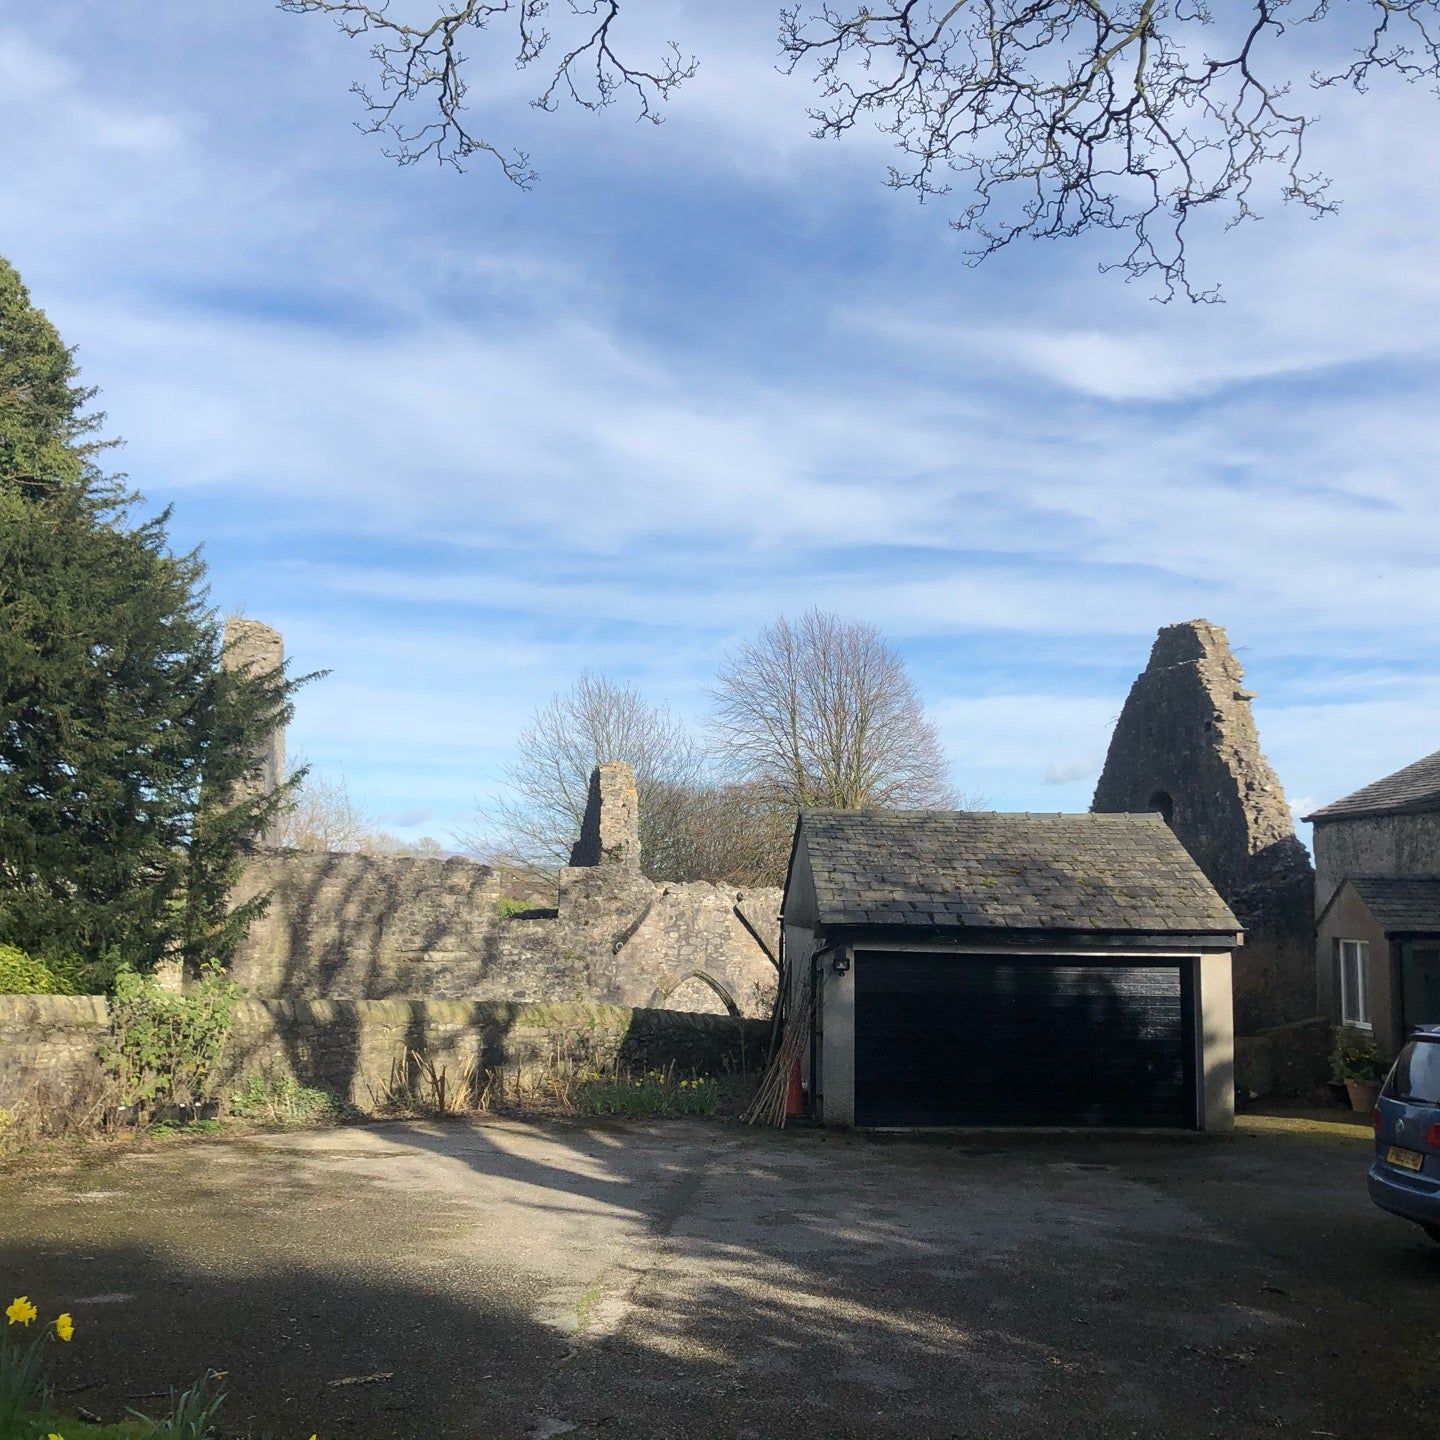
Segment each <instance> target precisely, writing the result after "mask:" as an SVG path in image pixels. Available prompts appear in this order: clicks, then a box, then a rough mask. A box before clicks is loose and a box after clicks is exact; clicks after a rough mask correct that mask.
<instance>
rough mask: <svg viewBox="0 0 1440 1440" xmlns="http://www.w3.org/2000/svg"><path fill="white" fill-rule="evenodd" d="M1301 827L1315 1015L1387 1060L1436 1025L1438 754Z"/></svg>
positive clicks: (1439, 981) (1439, 984)
mask: <svg viewBox="0 0 1440 1440" xmlns="http://www.w3.org/2000/svg"><path fill="white" fill-rule="evenodd" d="M1304 818H1305V819H1307V820H1309V821H1310V823H1311V824H1312V825H1314V827H1315V838H1314V848H1315V904H1316V910H1317V918H1316V927H1315V928H1316V946H1315V972H1316V988H1317V991H1318V994H1319V1002H1320V1011H1321V1014H1323V1015H1328V1016H1329V1017H1330V1018H1331V1019H1332V1020H1334V1021H1336V1022H1337V1023H1341V1024H1346V1025H1353V1026H1356V1027H1357V1028H1359V1029H1363V1030H1370V1031H1372V1032H1373V1033H1374V1036H1375V1042H1376V1044H1377V1045H1378V1046H1379V1047H1380V1049H1381V1050H1383V1051H1384V1052H1385V1053H1386V1054H1393V1053H1394V1052H1395V1051H1396V1050H1397V1049H1399V1047H1400V1043H1401V1041H1403V1040H1404V1038H1405V1035H1406V1034H1407V1033H1408V1032H1409V1030H1410V1029H1411V1028H1412V1027H1414V1026H1416V1025H1426V1024H1431V1025H1433V1024H1440V750H1437V751H1436V752H1435V753H1434V754H1433V755H1427V756H1425V758H1424V759H1422V760H1417V761H1415V763H1414V764H1413V765H1407V766H1405V768H1404V769H1403V770H1397V771H1396V772H1395V773H1394V774H1393V775H1387V776H1385V777H1384V779H1381V780H1376V781H1375V782H1374V783H1373V784H1370V785H1366V786H1364V787H1363V788H1362V789H1359V790H1357V791H1355V793H1354V794H1353V795H1346V796H1345V797H1344V798H1343V799H1340V800H1336V801H1333V802H1332V803H1331V804H1329V805H1325V806H1322V807H1321V808H1320V809H1319V810H1316V811H1315V812H1314V814H1312V815H1307V816H1305V817H1304Z"/></svg>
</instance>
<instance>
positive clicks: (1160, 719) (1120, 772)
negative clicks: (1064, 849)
mask: <svg viewBox="0 0 1440 1440" xmlns="http://www.w3.org/2000/svg"><path fill="white" fill-rule="evenodd" d="M1253 699H1254V693H1253V692H1252V691H1250V690H1247V689H1246V688H1245V677H1244V672H1243V671H1242V670H1241V668H1240V662H1239V661H1238V660H1237V659H1236V658H1235V655H1234V653H1233V652H1232V651H1231V649H1230V642H1229V639H1228V637H1227V636H1226V634H1225V631H1224V630H1223V629H1222V628H1221V627H1220V626H1219V625H1212V624H1211V623H1210V622H1209V621H1208V620H1187V621H1185V622H1183V623H1181V624H1178V625H1167V626H1165V627H1164V628H1163V629H1162V630H1161V631H1160V632H1159V634H1158V635H1157V636H1156V639H1155V644H1154V646H1153V648H1152V649H1151V651H1150V660H1149V663H1148V664H1147V665H1146V667H1145V669H1144V670H1143V671H1142V672H1141V673H1140V675H1139V677H1138V678H1137V679H1136V681H1135V683H1134V684H1133V685H1132V686H1131V687H1130V694H1129V697H1128V698H1127V699H1126V701H1125V706H1124V709H1122V710H1121V712H1120V718H1119V720H1118V721H1117V722H1116V725H1115V733H1114V736H1113V738H1112V739H1111V742H1110V749H1109V752H1108V754H1107V755H1106V757H1105V767H1104V769H1103V770H1102V772H1101V775H1100V781H1099V784H1098V785H1097V786H1096V788H1095V799H1094V802H1093V803H1092V806H1091V808H1092V809H1093V810H1097V811H1132V812H1133V811H1146V810H1149V811H1158V812H1159V813H1160V814H1161V815H1163V816H1164V818H1165V820H1166V822H1167V823H1168V824H1169V825H1170V827H1171V828H1172V829H1173V830H1174V831H1175V834H1176V835H1177V836H1178V837H1179V839H1180V841H1181V843H1182V844H1183V845H1184V846H1185V848H1186V849H1187V850H1188V851H1189V852H1190V854H1191V855H1192V856H1194V858H1195V861H1196V863H1197V864H1198V865H1199V866H1200V868H1201V869H1202V870H1203V871H1204V872H1205V874H1206V875H1207V876H1208V877H1209V879H1210V881H1211V883H1212V884H1213V885H1214V886H1215V888H1216V889H1217V890H1218V891H1219V892H1220V894H1221V895H1223V896H1224V897H1225V900H1226V902H1227V903H1228V904H1229V906H1230V908H1231V909H1232V910H1233V911H1234V912H1235V914H1236V916H1237V917H1238V918H1239V920H1240V923H1241V924H1242V925H1243V926H1244V927H1245V931H1246V937H1245V944H1244V946H1243V947H1242V948H1241V949H1240V950H1239V951H1238V952H1237V953H1236V955H1235V962H1234V981H1235V1020H1236V1028H1237V1030H1239V1031H1240V1032H1241V1033H1253V1032H1254V1031H1255V1030H1258V1029H1262V1028H1265V1027H1266V1026H1270V1025H1277V1024H1281V1023H1284V1022H1286V1021H1290V1020H1299V1019H1304V1018H1307V1017H1309V1016H1311V1015H1313V1014H1314V1013H1315V993H1314V989H1315V983H1314V973H1315V966H1314V957H1313V949H1312V943H1313V930H1312V909H1313V896H1314V886H1315V878H1314V872H1313V869H1312V867H1311V864H1310V857H1309V854H1308V853H1307V851H1306V849H1305V847H1304V845H1302V844H1301V842H1300V840H1299V839H1298V838H1297V836H1296V834H1295V822H1294V819H1293V817H1292V815H1291V812H1290V807H1289V805H1288V804H1286V801H1285V792H1284V790H1283V788H1282V787H1281V784H1280V780H1279V778H1278V777H1277V776H1276V774H1275V772H1274V770H1273V769H1271V767H1270V762H1269V761H1268V760H1266V758H1265V756H1264V753H1263V752H1262V751H1261V749H1260V736H1259V733H1258V731H1257V730H1256V728H1255V717H1254V715H1253V714H1252V712H1251V709H1250V702H1251V701H1252V700H1253Z"/></svg>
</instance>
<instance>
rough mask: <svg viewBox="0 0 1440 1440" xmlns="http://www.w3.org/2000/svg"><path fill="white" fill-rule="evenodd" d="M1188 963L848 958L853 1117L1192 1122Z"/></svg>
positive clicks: (890, 1121) (888, 955)
mask: <svg viewBox="0 0 1440 1440" xmlns="http://www.w3.org/2000/svg"><path fill="white" fill-rule="evenodd" d="M1194 1048H1195V1047H1194V995H1193V984H1192V980H1191V971H1190V967H1189V966H1188V965H1181V964H1178V963H1173V962H1172V963H1170V964H1159V963H1155V962H1140V963H1137V962H1134V961H1132V962H1130V963H1116V964H1111V963H1109V962H1105V963H1099V964H1091V963H1086V962H1084V961H1080V960H1076V959H1073V958H1072V959H1062V958H1044V957H1041V958H1034V959H1031V958H1018V957H1015V956H1003V955H995V956H982V955H957V954H950V955H933V954H932V955H920V954H913V953H912V954H905V953H899V952H893V951H891V952H887V951H875V950H868V951H867V950H862V951H860V952H859V953H858V954H857V955H856V957H855V1121H856V1124H859V1125H1157V1126H1185V1127H1190V1128H1193V1127H1194V1125H1195V1123H1196V1119H1195V1060H1194Z"/></svg>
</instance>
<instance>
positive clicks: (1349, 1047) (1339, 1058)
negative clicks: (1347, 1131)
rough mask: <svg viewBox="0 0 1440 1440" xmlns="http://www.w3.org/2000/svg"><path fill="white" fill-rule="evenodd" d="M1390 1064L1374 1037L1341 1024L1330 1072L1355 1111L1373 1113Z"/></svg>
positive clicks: (1337, 1033) (1332, 1054)
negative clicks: (1340, 1085)
mask: <svg viewBox="0 0 1440 1440" xmlns="http://www.w3.org/2000/svg"><path fill="white" fill-rule="evenodd" d="M1389 1069H1390V1062H1389V1061H1388V1060H1386V1059H1385V1057H1384V1056H1383V1055H1382V1054H1381V1053H1380V1051H1379V1048H1378V1047H1377V1046H1376V1044H1375V1041H1374V1039H1373V1037H1372V1036H1370V1035H1369V1034H1367V1033H1366V1032H1365V1031H1364V1030H1357V1029H1356V1028H1355V1027H1354V1026H1353V1025H1342V1026H1341V1027H1340V1029H1339V1030H1338V1031H1337V1032H1336V1035H1335V1048H1334V1049H1333V1050H1332V1051H1331V1052H1330V1073H1331V1075H1332V1076H1333V1077H1334V1078H1335V1079H1336V1080H1337V1081H1339V1082H1341V1083H1342V1084H1343V1085H1344V1086H1345V1090H1346V1093H1347V1094H1348V1095H1349V1096H1350V1108H1351V1109H1352V1110H1362V1111H1363V1110H1373V1109H1374V1108H1375V1102H1376V1101H1377V1100H1378V1099H1379V1098H1380V1086H1381V1085H1382V1084H1383V1083H1384V1081H1385V1076H1386V1074H1387V1072H1388V1071H1389Z"/></svg>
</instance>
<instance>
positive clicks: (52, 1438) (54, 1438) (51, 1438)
mask: <svg viewBox="0 0 1440 1440" xmlns="http://www.w3.org/2000/svg"><path fill="white" fill-rule="evenodd" d="M45 1440H65V1437H64V1436H63V1435H57V1434H56V1433H55V1432H54V1431H53V1430H52V1431H51V1432H50V1433H49V1434H48V1435H47V1436H46V1437H45Z"/></svg>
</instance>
